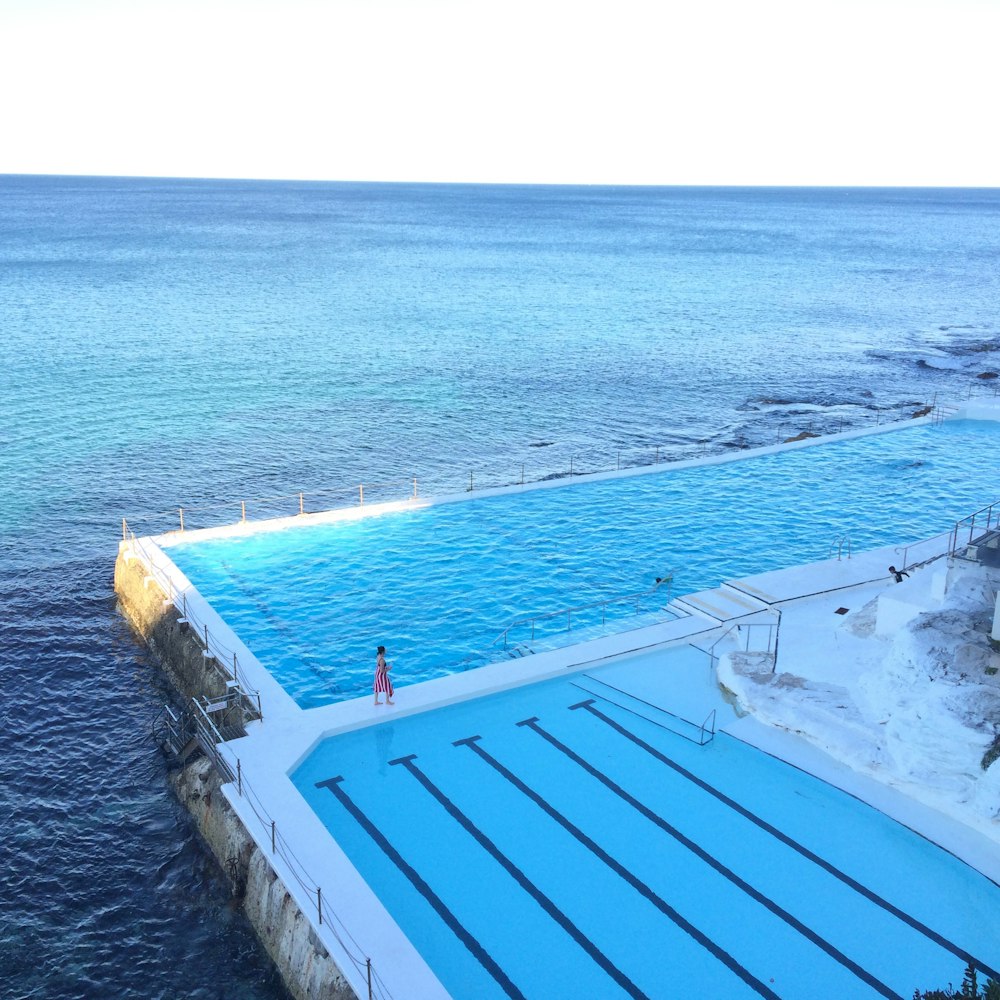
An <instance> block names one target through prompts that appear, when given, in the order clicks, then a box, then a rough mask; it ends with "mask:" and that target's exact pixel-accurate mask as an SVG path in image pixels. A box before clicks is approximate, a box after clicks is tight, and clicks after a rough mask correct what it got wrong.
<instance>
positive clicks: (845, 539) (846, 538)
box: [827, 535, 851, 562]
mask: <svg viewBox="0 0 1000 1000" xmlns="http://www.w3.org/2000/svg"><path fill="white" fill-rule="evenodd" d="M845 543H846V545H847V558H848V559H850V558H851V536H850V535H838V536H837V537H836V538H835V539H834V540H833V541H832V542H831V543H830V550H829V552H828V553H827V557H828V558H830V557H832V556H833V547H834V546H835V545H836V546H837V562H840V557H841V554H842V553H843V550H844V545H845Z"/></svg>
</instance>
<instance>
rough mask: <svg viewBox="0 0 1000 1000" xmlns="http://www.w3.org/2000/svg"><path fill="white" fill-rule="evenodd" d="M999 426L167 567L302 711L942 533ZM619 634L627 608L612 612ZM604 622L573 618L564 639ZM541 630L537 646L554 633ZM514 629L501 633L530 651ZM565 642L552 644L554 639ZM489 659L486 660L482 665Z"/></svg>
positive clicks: (956, 425)
mask: <svg viewBox="0 0 1000 1000" xmlns="http://www.w3.org/2000/svg"><path fill="white" fill-rule="evenodd" d="M998 434H1000V427H998V425H996V424H993V423H989V422H978V421H961V422H953V423H946V424H943V425H940V426H934V427H932V426H923V427H913V428H906V429H903V430H899V431H893V432H890V433H884V434H877V435H873V436H871V437H866V438H860V439H855V440H850V441H835V442H831V443H828V444H822V445H817V446H813V447H808V448H802V449H798V450H792V451H786V452H783V453H780V454H772V455H762V456H757V457H753V458H749V459H746V460H743V461H736V462H729V463H725V464H720V465H706V466H700V467H694V468H687V469H676V470H671V471H663V472H661V473H658V474H649V475H637V476H631V477H628V478H624V479H608V480H599V481H592V482H578V483H573V484H570V485H566V486H564V487H560V488H555V489H539V490H533V491H529V492H525V493H522V494H514V495H505V496H494V497H483V498H479V499H471V500H469V501H466V502H458V503H448V504H441V505H437V506H432V507H430V508H428V509H424V510H415V511H409V512H402V513H392V514H384V515H381V516H377V517H370V518H365V519H363V520H360V521H353V520H352V521H344V522H340V523H335V524H326V525H317V526H307V527H302V528H290V529H287V530H283V531H278V532H261V533H259V534H256V535H252V536H250V537H242V538H231V539H221V540H214V541H205V542H195V543H186V544H185V543H181V544H178V545H174V546H172V547H171V548H170V549H169V553H170V555H171V556H172V558H173V559H174V560H175V562H176V563H177V565H178V566H179V567H180V568H181V569H182V570H183V571H184V573H185V574H186V575H187V576H188V577H189V579H190V580H191V581H192V583H194V584H195V586H196V587H197V588H198V590H199V591H200V592H201V593H202V594H203V596H205V597H206V598H207V599H208V600H209V601H210V602H211V603H212V604H213V606H214V607H215V608H216V610H218V611H219V613H220V614H221V615H222V616H223V618H225V619H226V621H227V622H229V624H230V625H231V626H232V627H233V628H234V630H235V631H236V632H237V634H238V635H239V636H240V638H241V639H243V641H244V642H246V643H247V645H248V646H249V647H250V649H251V650H253V651H254V653H255V654H256V655H257V656H258V658H259V659H260V660H261V661H262V662H263V664H264V665H265V666H266V667H267V668H268V669H269V670H270V671H271V672H272V673H273V674H274V675H275V676H276V677H277V678H278V679H279V681H280V682H281V683H282V685H283V686H284V687H285V688H286V690H288V691H289V693H290V694H291V695H292V696H293V697H294V698H295V699H296V700H297V701H298V703H299V704H300V705H302V706H303V707H311V706H314V705H319V704H324V703H327V702H330V701H340V700H343V699H344V698H350V697H354V696H358V695H361V694H363V693H365V692H367V691H368V690H369V688H370V686H371V675H372V662H373V659H374V649H375V647H376V646H377V645H378V644H380V643H381V644H384V645H386V646H387V647H388V649H389V656H390V660H392V661H393V662H394V663H395V678H396V681H397V682H398V683H405V682H414V681H417V680H425V679H428V678H430V677H435V676H440V675H441V674H447V673H452V672H455V671H457V670H461V669H467V667H468V665H469V664H470V662H471V663H472V665H476V666H478V665H480V664H481V663H482V662H483V661H482V660H481V659H476V658H475V654H477V653H480V652H483V651H485V652H487V653H488V652H490V651H491V646H492V643H493V642H494V641H495V640H496V639H497V637H498V636H499V635H500V633H501V632H502V631H503V630H504V629H505V628H507V626H509V625H510V624H511V623H512V622H514V621H515V620H517V619H523V618H525V617H527V616H532V615H538V614H545V613H548V612H554V611H558V610H562V609H566V608H571V607H576V606H581V605H588V604H591V603H592V602H595V601H600V600H603V599H605V598H610V597H615V596H616V595H624V594H627V593H635V592H639V591H643V590H646V589H648V588H650V587H652V586H653V583H654V581H655V578H656V577H658V576H664V575H666V574H667V572H668V571H672V572H673V573H674V584H673V593H674V594H675V595H676V594H684V593H692V592H695V591H698V590H704V589H708V588H711V587H714V586H717V585H718V583H720V582H721V581H723V580H725V579H734V578H738V577H741V576H746V575H748V574H752V573H758V572H763V571H765V570H770V569H776V568H779V567H783V566H791V565H795V564H797V563H804V562H812V561H816V560H820V559H826V558H828V557H829V555H830V550H831V546H832V545H833V544H834V542H835V539H837V538H839V537H841V536H843V535H845V534H846V535H847V536H849V538H850V540H851V546H852V548H853V550H854V551H863V550H865V549H870V548H875V547H878V546H881V545H889V544H893V543H900V544H903V543H906V542H910V541H915V540H917V539H919V538H922V537H925V536H930V535H933V534H937V533H939V532H943V531H947V530H948V529H949V528H950V527H951V525H952V524H953V523H954V521H955V520H957V519H958V518H960V517H963V516H965V515H966V514H969V513H972V512H973V511H974V510H978V509H979V508H980V507H982V506H984V505H985V504H986V503H989V502H992V500H994V499H996V497H995V496H994V492H995V490H996V489H997V486H996V483H997V477H996V474H995V469H994V468H993V467H992V465H991V463H990V460H989V457H988V456H989V455H990V454H991V453H992V449H994V448H995V442H996V440H997V437H998ZM606 613H607V615H608V617H609V619H613V620H614V621H615V623H616V627H618V628H629V627H635V623H636V619H635V617H634V612H633V608H632V606H631V605H630V604H625V603H623V604H619V605H611V606H609V607H608V609H607V612H606ZM601 614H602V609H599V608H598V609H595V610H591V611H589V612H587V613H580V614H577V615H575V616H574V627H575V628H576V629H577V630H579V629H581V628H584V627H586V626H587V625H588V624H596V623H597V622H599V621H600V617H601ZM564 622H565V619H564V618H563V617H558V618H554V619H549V620H546V621H543V622H539V623H538V626H537V628H538V630H539V632H541V631H542V630H548V632H549V633H550V634H551V633H552V632H553V631H554V630H557V629H561V628H563V626H564ZM529 628H530V626H519V627H516V628H514V629H513V630H512V631H511V633H510V639H511V641H512V642H521V641H523V642H528V643H529V644H530V641H531V640H530V632H529ZM570 640H571V636H569V635H566V636H565V641H570ZM493 652H494V653H495V649H494V650H493Z"/></svg>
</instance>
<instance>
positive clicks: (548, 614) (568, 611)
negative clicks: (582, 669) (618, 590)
mask: <svg viewBox="0 0 1000 1000" xmlns="http://www.w3.org/2000/svg"><path fill="white" fill-rule="evenodd" d="M673 581H674V575H673V573H669V574H667V575H666V576H663V577H659V576H658V577H657V578H656V583H654V584H653V586H652V587H650V588H649V590H641V591H639V592H638V593H635V594H623V595H619V596H617V597H606V598H605V599H604V600H601V601H591V602H590V603H589V604H579V605H577V606H576V607H572V608H560V609H559V610H558V611H545V612H541V613H539V614H537V615H531V616H529V617H527V618H518V619H516V620H515V621H512V622H511V623H510V624H509V625H508V626H507V627H506V628H505V629H504V630H503V631H502V632H501V633H500V634H499V635H498V636H497V637H496V638H495V639H494V640H493V642H492V643H491V644H490V645H491V646H495V645H496V644H497V643H498V642H500V640H501V639H502V640H503V648H504V649H506V648H507V636H508V635H509V633H510V632H511V631H512V630H513V629H515V628H519V627H520V626H522V625H531V640H530V641H534V638H535V623H536V622H541V621H546V620H547V619H549V618H561V617H562V616H563V615H565V616H566V623H567V624H566V630H567V631H569V632H571V631H572V630H573V615H574V614H579V613H580V612H581V611H589V610H591V609H592V608H601V609H602V614H601V625H602V626H604V625H605V624H606V616H605V614H604V612H606V611H607V607H608V605H609V604H618V603H621V602H624V601H635V602H636V614H639V613H640V612H639V601H640V600H641V599H642V598H643V597H648V596H649V595H650V594H652V593H654V592H655V591H656V590H658V589H659V588H660V587H661V586H662V585H663V584H666V585H667V594H668V597H667V600H668V601H669V600H670V597H669V593H670V588H671V587H672V586H673Z"/></svg>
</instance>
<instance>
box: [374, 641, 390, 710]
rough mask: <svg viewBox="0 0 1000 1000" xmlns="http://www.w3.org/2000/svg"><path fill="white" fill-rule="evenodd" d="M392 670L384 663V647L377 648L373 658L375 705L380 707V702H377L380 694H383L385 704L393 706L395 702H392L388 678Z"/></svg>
mask: <svg viewBox="0 0 1000 1000" xmlns="http://www.w3.org/2000/svg"><path fill="white" fill-rule="evenodd" d="M390 670H392V665H391V664H389V663H386V662H385V646H379V648H378V655H377V656H376V657H375V684H374V689H375V704H376V705H380V704H381V702H380V701H379V700H378V696H379V695H380V694H385V703H386V704H387V705H393V704H395V702H393V700H392V693H393V692H392V680H391V679H390V677H389V671H390Z"/></svg>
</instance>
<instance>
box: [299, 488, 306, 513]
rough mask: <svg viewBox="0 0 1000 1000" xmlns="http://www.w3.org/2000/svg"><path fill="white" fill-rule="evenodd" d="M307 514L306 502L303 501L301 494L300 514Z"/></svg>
mask: <svg viewBox="0 0 1000 1000" xmlns="http://www.w3.org/2000/svg"><path fill="white" fill-rule="evenodd" d="M305 512H306V506H305V501H304V500H303V499H302V494H301V493H300V494H299V513H300V514H304V513H305Z"/></svg>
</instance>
